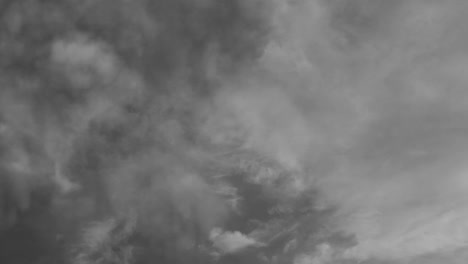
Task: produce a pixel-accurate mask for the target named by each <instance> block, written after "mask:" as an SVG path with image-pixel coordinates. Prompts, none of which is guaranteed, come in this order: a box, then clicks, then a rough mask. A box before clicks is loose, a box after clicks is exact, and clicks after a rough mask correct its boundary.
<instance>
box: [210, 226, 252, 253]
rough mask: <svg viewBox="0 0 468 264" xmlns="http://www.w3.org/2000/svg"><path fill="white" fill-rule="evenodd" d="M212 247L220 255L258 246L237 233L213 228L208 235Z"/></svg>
mask: <svg viewBox="0 0 468 264" xmlns="http://www.w3.org/2000/svg"><path fill="white" fill-rule="evenodd" d="M210 240H211V241H212V242H213V246H214V247H215V248H216V249H217V250H218V251H219V252H220V253H222V254H229V253H236V252H239V251H241V250H243V249H245V248H248V247H251V246H260V245H261V243H259V242H257V241H256V240H255V239H252V238H250V237H248V236H246V235H244V234H242V233H240V232H239V231H234V232H229V231H224V232H223V231H222V230H221V229H219V228H215V229H213V230H212V231H211V233H210Z"/></svg>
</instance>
